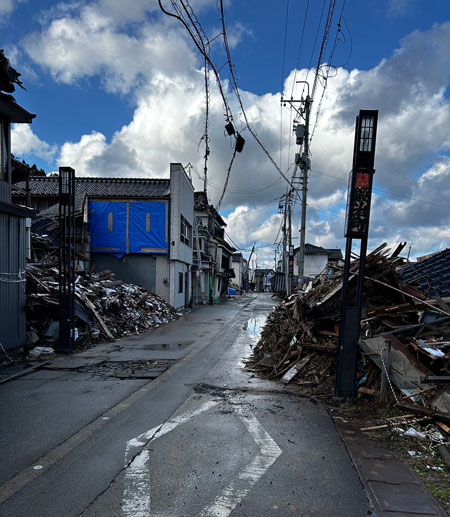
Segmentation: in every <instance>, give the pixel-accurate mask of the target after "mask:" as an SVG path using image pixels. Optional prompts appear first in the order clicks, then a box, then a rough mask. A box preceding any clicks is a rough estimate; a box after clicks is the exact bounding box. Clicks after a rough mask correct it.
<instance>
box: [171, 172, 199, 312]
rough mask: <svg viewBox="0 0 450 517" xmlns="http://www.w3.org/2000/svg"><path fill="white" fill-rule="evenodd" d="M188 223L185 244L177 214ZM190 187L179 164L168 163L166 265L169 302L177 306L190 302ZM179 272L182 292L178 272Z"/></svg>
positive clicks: (191, 254) (191, 251) (191, 210)
mask: <svg viewBox="0 0 450 517" xmlns="http://www.w3.org/2000/svg"><path fill="white" fill-rule="evenodd" d="M181 215H182V216H183V217H184V218H185V220H186V221H187V222H188V223H189V224H190V225H191V229H192V231H191V235H190V243H189V245H187V244H185V243H184V242H181V240H180V216H181ZM193 226H194V187H193V186H192V183H191V180H190V179H189V178H188V177H187V175H186V172H185V171H184V169H183V166H182V165H181V164H180V163H171V164H170V255H169V256H170V266H169V282H170V288H169V302H170V303H171V304H172V305H173V306H174V307H175V308H177V309H179V308H181V307H184V306H185V305H187V304H189V303H190V301H191V293H192V287H191V284H192V278H191V273H190V268H191V266H192V256H193V250H192V245H193V240H194V232H193ZM180 273H182V274H183V288H182V292H180V289H179V274H180Z"/></svg>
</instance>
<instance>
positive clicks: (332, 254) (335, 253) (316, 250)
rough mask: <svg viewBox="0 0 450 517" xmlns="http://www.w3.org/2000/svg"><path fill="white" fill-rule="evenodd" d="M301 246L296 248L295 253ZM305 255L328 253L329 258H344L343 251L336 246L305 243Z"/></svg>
mask: <svg viewBox="0 0 450 517" xmlns="http://www.w3.org/2000/svg"><path fill="white" fill-rule="evenodd" d="M299 249H300V248H295V250H294V253H296V252H298V251H299ZM305 255H328V258H329V259H332V260H333V259H334V260H336V259H342V251H341V250H340V249H337V248H336V249H334V248H328V249H326V248H322V246H314V244H308V243H306V244H305Z"/></svg>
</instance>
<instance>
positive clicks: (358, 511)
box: [0, 294, 370, 517]
mask: <svg viewBox="0 0 450 517" xmlns="http://www.w3.org/2000/svg"><path fill="white" fill-rule="evenodd" d="M273 305H274V302H273V300H272V298H271V297H270V295H268V294H261V295H257V296H255V297H253V298H246V299H245V298H244V299H239V300H234V301H232V302H231V303H230V304H225V305H220V306H212V307H209V306H206V307H201V308H199V309H197V310H194V311H193V312H192V313H189V314H186V315H185V316H184V317H183V318H181V319H180V320H178V321H176V322H173V323H171V324H169V325H167V326H165V327H161V328H159V329H157V330H156V331H153V332H149V333H146V334H144V335H141V336H133V337H131V338H127V339H125V340H121V341H118V342H116V343H113V344H107V345H102V346H99V347H96V348H95V349H92V350H90V351H88V352H85V353H83V354H77V355H76V356H73V357H68V358H66V359H62V360H61V361H60V362H58V361H54V362H53V364H52V366H53V368H55V369H53V370H45V371H39V372H35V373H33V374H32V375H29V376H26V377H23V378H21V380H16V381H13V382H10V383H8V384H5V385H3V386H2V390H0V402H1V403H2V407H4V408H5V411H4V415H5V418H4V419H3V418H2V424H1V425H2V434H1V438H0V450H1V451H2V452H1V455H2V456H1V460H2V466H3V465H4V466H5V467H4V468H3V469H2V472H1V475H2V478H1V483H2V485H1V486H0V502H1V504H0V515H5V516H6V515H18V516H21V515H24V516H25V515H42V516H47V515H48V516H55V515H57V516H58V515H61V516H72V515H74V516H75V515H87V516H94V515H95V516H123V517H127V516H130V517H131V516H137V517H139V516H142V517H144V516H149V515H152V516H173V517H175V516H186V517H190V516H228V515H231V516H252V517H264V516H287V515H301V516H308V515H311V516H315V515H317V516H322V515H334V516H341V515H342V516H363V515H367V514H368V511H370V509H369V503H368V501H367V498H366V495H365V493H364V490H363V488H362V485H361V483H360V481H359V479H358V477H357V475H356V472H355V470H354V468H353V466H352V464H351V462H350V460H349V457H348V454H347V452H346V450H345V448H344V446H343V444H342V442H341V441H340V439H339V437H338V435H337V433H336V430H335V428H334V425H333V423H332V422H331V420H330V418H329V416H328V414H327V412H326V411H325V410H324V409H323V408H321V407H320V406H317V405H315V404H313V403H312V402H311V401H309V400H308V399H305V398H300V397H299V396H297V395H295V394H292V393H288V392H285V391H284V390H283V388H282V387H280V386H279V385H278V384H277V383H272V382H269V381H266V380H262V379H259V378H257V377H255V376H254V375H253V374H251V373H250V372H247V371H245V370H244V369H243V368H242V360H243V358H244V357H246V356H248V354H249V353H250V352H251V347H252V346H253V345H254V344H255V343H256V340H257V338H258V335H259V332H260V329H261V326H262V325H263V323H264V320H265V318H266V316H267V314H268V313H269V312H270V310H271V308H272V306H273ZM102 361H107V363H106V365H107V366H108V368H105V367H104V368H103V369H100V368H97V370H96V366H95V365H96V364H99V363H101V362H102ZM133 361H134V362H138V363H139V362H140V363H142V362H147V363H148V364H149V367H151V366H152V365H153V366H154V363H152V362H156V361H159V365H160V366H159V370H160V371H159V372H155V376H156V374H158V375H157V378H156V379H155V380H151V379H150V380H149V379H142V378H136V376H134V377H133V375H135V373H136V371H137V370H138V369H137V368H134V370H133V369H131V370H130V364H131V363H132V362H133ZM114 362H118V363H122V364H125V363H128V364H127V368H128V369H125V371H126V372H127V377H124V378H120V375H121V373H120V371H121V368H120V367H119V365H117V367H116V368H110V367H109V366H110V363H114ZM164 362H168V363H169V364H168V366H167V367H165V366H161V364H163V363H164ZM80 364H81V365H83V364H84V365H86V364H87V365H88V367H82V368H81V367H80ZM70 365H72V368H75V369H74V370H58V369H57V368H62V367H63V366H64V367H67V368H68V367H70ZM104 365H105V363H103V366H104ZM80 368H81V369H80ZM155 368H156V367H155ZM155 368H153V369H155ZM151 369H152V368H150V370H151ZM99 370H101V371H99ZM147 370H148V369H147ZM105 372H106V373H105ZM138 373H139V375H141V374H142V372H138ZM122 374H123V370H122ZM15 424H17V425H15ZM3 431H4V432H3ZM36 467H39V468H36Z"/></svg>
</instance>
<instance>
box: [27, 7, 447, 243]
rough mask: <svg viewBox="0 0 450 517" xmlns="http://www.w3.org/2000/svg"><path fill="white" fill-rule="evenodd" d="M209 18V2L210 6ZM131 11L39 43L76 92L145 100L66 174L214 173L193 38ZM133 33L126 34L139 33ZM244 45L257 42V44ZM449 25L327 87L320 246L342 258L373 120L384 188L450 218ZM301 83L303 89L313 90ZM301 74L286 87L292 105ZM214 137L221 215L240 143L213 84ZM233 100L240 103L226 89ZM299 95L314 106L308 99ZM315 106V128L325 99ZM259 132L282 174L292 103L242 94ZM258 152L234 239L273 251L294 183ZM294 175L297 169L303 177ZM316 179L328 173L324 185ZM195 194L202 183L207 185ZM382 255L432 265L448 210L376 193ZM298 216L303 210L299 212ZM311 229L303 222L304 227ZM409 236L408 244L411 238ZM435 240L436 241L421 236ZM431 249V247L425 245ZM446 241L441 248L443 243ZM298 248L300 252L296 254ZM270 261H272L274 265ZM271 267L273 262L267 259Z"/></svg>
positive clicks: (249, 157)
mask: <svg viewBox="0 0 450 517" xmlns="http://www.w3.org/2000/svg"><path fill="white" fill-rule="evenodd" d="M201 3H202V6H204V7H205V8H206V2H201ZM123 5H124V4H121V3H120V2H117V1H113V0H103V1H101V2H100V3H91V4H89V5H85V6H84V7H81V8H79V9H72V10H70V11H66V12H65V13H64V14H63V15H62V14H59V15H58V17H57V18H56V19H53V20H49V21H48V23H47V25H46V26H45V27H44V30H43V32H42V33H35V34H33V35H32V36H30V37H28V38H26V40H25V48H26V50H27V52H28V53H29V55H30V56H31V57H33V59H34V60H35V61H36V62H37V63H39V64H41V65H43V66H46V67H48V68H49V69H50V71H51V73H52V75H53V77H54V78H55V79H56V80H57V81H61V82H65V83H69V84H76V83H77V82H78V81H80V80H82V79H83V78H88V77H93V76H97V75H101V76H103V85H104V87H105V88H106V89H107V90H108V91H113V92H118V93H126V92H130V91H133V93H134V96H133V101H132V102H135V111H134V115H133V119H132V120H131V121H130V122H129V123H128V124H126V125H125V126H124V127H122V128H121V129H120V130H118V131H117V132H116V133H115V134H114V136H113V138H112V139H111V141H109V142H107V141H106V138H105V137H104V135H102V134H101V133H97V132H93V133H91V134H88V135H83V136H81V137H80V140H79V141H78V142H75V143H66V144H64V145H63V146H62V148H61V152H60V158H59V163H60V164H61V165H71V166H73V167H74V168H75V169H76V170H77V174H79V175H122V176H145V177H167V174H168V169H169V163H170V162H181V163H183V164H187V163H188V162H190V163H191V164H192V165H193V166H194V167H195V171H197V172H198V174H200V175H201V174H202V172H203V154H204V147H203V144H200V146H199V142H200V139H201V137H202V135H203V131H204V91H203V73H202V71H201V69H200V66H201V60H200V59H198V56H197V55H196V54H195V52H194V50H193V46H192V44H191V43H190V42H189V41H187V40H186V38H185V35H184V32H183V30H182V29H181V28H180V27H179V26H178V25H177V24H173V23H172V21H171V20H169V19H167V18H165V17H158V16H156V15H155V14H154V13H152V16H148V17H145V13H146V10H147V6H146V4H145V2H140V1H137V0H136V1H135V2H133V4H132V6H131V7H130V11H129V16H128V18H126V19H125V20H122V21H120V18H121V14H120V13H121V10H122V6H123ZM138 16H139V17H140V18H139V19H142V22H140V23H136V24H135V26H134V28H133V31H130V30H128V31H125V29H124V28H123V27H124V25H123V24H124V23H125V22H126V23H129V22H130V21H132V20H137V19H138V18H137V17H138ZM244 35H245V34H244ZM449 47H450V23H444V24H441V25H435V26H433V27H432V28H431V29H430V30H428V31H426V32H420V31H416V32H414V33H412V34H410V35H409V36H407V37H406V38H404V40H403V41H402V42H401V46H400V47H399V48H398V49H397V50H396V51H395V52H394V53H393V55H392V56H390V57H387V58H386V59H384V60H383V61H381V62H380V63H379V65H378V66H376V67H374V68H372V69H370V70H367V71H361V70H352V71H347V70H343V69H339V70H337V75H336V76H335V77H333V78H330V79H329V80H328V88H327V91H326V94H325V96H324V98H323V102H322V106H321V112H320V118H319V119H318V125H317V128H316V129H315V133H314V139H313V141H312V146H311V151H312V168H313V171H312V172H311V174H310V181H309V193H308V195H309V200H310V203H309V206H308V230H307V241H308V242H311V243H313V244H317V245H321V246H325V247H334V246H335V245H339V246H341V247H342V246H343V233H344V230H343V226H344V215H345V212H344V208H343V207H344V205H345V193H346V184H345V181H339V180H338V179H336V178H333V177H330V176H336V177H338V178H340V179H341V180H342V179H344V180H346V178H347V174H348V171H349V169H350V168H351V164H352V151H353V137H354V121H355V116H356V114H357V113H358V111H359V110H360V109H379V110H380V118H379V127H378V142H377V153H376V169H377V172H376V175H375V186H376V187H377V188H380V189H383V190H387V191H392V192H397V193H399V194H402V195H404V196H406V197H407V198H414V199H416V200H417V199H425V200H433V201H434V202H435V203H437V204H442V205H445V206H447V205H450V187H447V184H449V181H448V179H449V176H450V172H449V171H450V166H449V158H448V157H447V156H446V154H448V152H449V150H450V137H449V136H448V135H449V128H450V104H449V100H448V97H446V96H445V93H444V92H445V91H446V88H447V87H448V85H449V74H448V70H450V55H449V54H448V48H449ZM305 75H306V70H300V71H298V72H297V74H296V79H297V80H300V79H303V78H304V77H305ZM293 80H294V72H291V73H290V75H289V77H288V78H287V79H286V81H285V87H284V90H285V94H286V95H288V96H289V97H290V94H291V88H292V83H293ZM211 85H212V88H211V106H210V121H209V136H210V139H211V143H210V148H211V154H210V156H209V168H208V179H209V185H210V187H209V196H210V199H211V201H212V202H217V201H218V199H219V197H220V194H221V189H222V186H223V184H224V181H225V176H226V171H227V167H228V163H229V160H230V158H231V154H232V145H233V140H232V139H230V138H228V137H224V130H223V127H224V122H225V121H224V116H223V111H224V110H223V106H222V101H221V98H220V96H219V94H218V91H217V88H216V87H215V86H214V81H213V79H212V80H211ZM224 86H225V88H226V89H227V91H228V90H229V88H228V85H227V83H226V81H224ZM295 93H301V91H299V92H295ZM320 94H321V92H320V90H319V92H318V95H317V97H316V100H315V102H314V103H313V112H312V123H313V125H314V123H315V113H316V109H317V107H318V106H317V105H318V99H319V98H320ZM241 95H242V98H243V101H244V105H245V106H246V112H247V116H248V119H249V121H250V124H251V125H252V128H253V129H254V131H255V132H256V133H257V134H258V137H259V138H260V139H261V140H262V141H263V143H264V145H265V147H266V148H267V149H268V151H269V152H270V153H271V155H272V156H273V157H274V159H275V160H276V162H277V163H279V161H280V123H281V120H280V103H279V101H280V96H279V95H272V94H266V95H256V94H254V93H252V92H245V91H242V92H241ZM228 97H229V99H230V103H231V107H232V109H233V112H234V117H235V120H234V122H235V125H236V127H237V129H238V130H242V129H244V124H243V121H242V116H240V114H239V113H240V109H239V107H238V104H237V102H236V101H235V100H234V99H233V95H232V93H231V92H229V91H228ZM291 131H292V128H291V127H289V112H288V111H287V110H286V111H285V112H284V116H283V131H282V134H283V140H282V142H281V158H282V159H281V167H282V169H283V170H286V169H287V168H288V167H289V166H290V165H292V162H293V159H294V152H295V146H294V145H289V135H290V134H291ZM242 135H243V136H244V138H245V139H246V145H245V148H244V151H243V153H242V154H238V155H237V156H236V159H235V163H234V166H233V169H232V172H231V177H230V181H229V185H228V191H227V194H226V196H225V198H224V201H223V203H222V209H224V210H230V209H232V210H233V211H232V213H231V214H230V215H229V217H228V218H227V219H226V220H227V222H228V229H227V231H228V233H229V234H230V235H231V237H232V239H233V240H234V241H236V242H237V243H238V244H239V245H240V246H242V247H243V248H246V249H247V248H250V247H251V245H252V244H253V242H254V240H258V241H259V242H260V243H261V244H262V245H266V244H272V243H273V242H274V241H275V239H276V237H277V233H278V229H279V227H280V216H279V215H278V214H274V212H276V207H277V199H278V198H279V196H280V195H281V194H283V193H284V192H285V190H286V183H285V182H284V181H283V180H282V179H280V176H279V174H278V173H277V172H276V171H275V168H274V167H273V165H272V164H271V163H270V161H269V160H268V159H267V156H266V155H265V154H264V153H263V152H262V150H261V149H260V148H259V146H258V145H257V143H255V141H254V140H253V139H252V137H251V135H250V134H249V132H248V131H245V130H244V131H243V133H242ZM291 171H292V168H291ZM314 171H319V172H323V173H326V174H328V175H324V174H319V173H316V172H314ZM194 183H195V184H196V185H197V187H200V185H201V182H200V180H199V179H198V178H197V177H196V175H195V172H194ZM375 193H376V195H375V196H374V203H373V209H372V229H371V243H372V244H373V245H374V246H375V245H376V244H377V243H379V241H380V240H389V241H390V242H395V240H397V239H403V240H405V239H406V240H408V239H409V237H411V238H412V239H413V240H414V241H415V243H414V246H415V247H416V248H418V249H420V250H423V251H424V252H425V251H427V250H428V249H430V248H432V247H433V246H440V245H442V239H446V240H447V242H448V241H449V240H450V239H449V238H448V236H447V234H446V233H445V228H447V227H449V224H450V219H449V216H448V215H447V213H450V212H449V211H448V210H447V209H446V208H445V207H437V206H435V205H427V204H425V203H421V202H420V201H414V200H411V199H409V200H408V199H404V198H398V197H397V198H396V197H394V196H389V195H386V194H384V193H379V192H378V191H375ZM296 210H298V208H297V209H296ZM295 221H296V222H297V223H298V218H297V219H295ZM402 232H403V235H402ZM421 235H425V236H426V239H425V238H424V239H421V240H420V236H421ZM419 241H420V244H419V243H418V242H419ZM440 241H441V242H440ZM297 242H298V241H297ZM261 253H263V252H261ZM264 253H266V251H264Z"/></svg>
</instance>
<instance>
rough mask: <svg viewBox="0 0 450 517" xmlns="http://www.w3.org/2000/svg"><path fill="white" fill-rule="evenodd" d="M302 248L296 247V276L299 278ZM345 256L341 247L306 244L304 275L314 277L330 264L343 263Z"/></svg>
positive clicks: (308, 277) (307, 277) (306, 277)
mask: <svg viewBox="0 0 450 517" xmlns="http://www.w3.org/2000/svg"><path fill="white" fill-rule="evenodd" d="M299 253H300V248H295V249H294V277H297V278H298V263H299ZM343 263H344V262H343V256H342V251H341V250H340V249H337V248H336V249H333V248H331V249H327V248H322V247H321V246H314V245H313V244H305V262H304V268H303V276H304V278H305V279H313V278H316V277H317V276H318V275H320V274H321V273H322V272H323V270H324V269H325V268H326V267H327V266H329V265H343Z"/></svg>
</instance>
